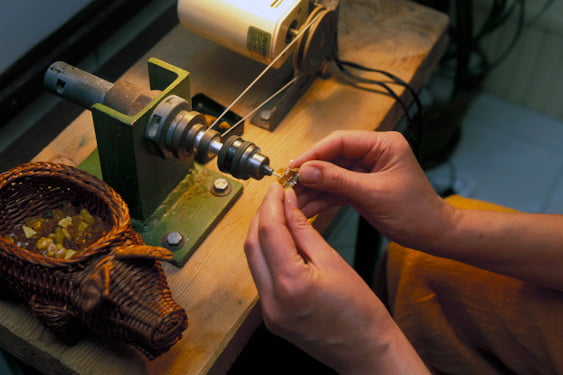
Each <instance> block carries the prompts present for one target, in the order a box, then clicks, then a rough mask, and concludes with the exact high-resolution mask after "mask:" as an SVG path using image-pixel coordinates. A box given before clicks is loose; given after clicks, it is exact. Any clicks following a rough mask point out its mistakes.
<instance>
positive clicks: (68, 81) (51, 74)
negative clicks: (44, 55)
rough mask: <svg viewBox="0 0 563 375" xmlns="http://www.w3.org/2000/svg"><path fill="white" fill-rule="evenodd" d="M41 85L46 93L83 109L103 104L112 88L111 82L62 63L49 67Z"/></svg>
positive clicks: (58, 62)
mask: <svg viewBox="0 0 563 375" xmlns="http://www.w3.org/2000/svg"><path fill="white" fill-rule="evenodd" d="M43 84H44V85H45V88H46V89H47V91H49V92H51V93H53V94H55V95H58V96H60V97H62V98H65V99H67V100H69V101H71V102H73V103H76V104H78V105H80V106H82V107H84V108H90V107H91V106H92V105H93V104H95V103H103V101H104V97H105V95H106V93H107V92H108V91H109V90H110V89H111V88H112V86H113V83H111V82H108V81H106V80H104V79H102V78H99V77H97V76H95V75H93V74H90V73H88V72H85V71H83V70H81V69H78V68H76V67H74V66H72V65H69V64H67V63H65V62H62V61H57V62H55V63H53V64H51V66H49V68H48V69H47V71H46V72H45V76H44V78H43Z"/></svg>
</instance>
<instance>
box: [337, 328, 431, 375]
mask: <svg viewBox="0 0 563 375" xmlns="http://www.w3.org/2000/svg"><path fill="white" fill-rule="evenodd" d="M378 341H379V343H378V348H377V350H373V353H371V354H370V353H369V351H368V352H367V354H364V355H363V360H361V361H358V362H356V363H354V364H353V365H352V366H350V367H349V368H347V369H343V370H340V371H339V373H340V374H342V375H369V374H387V375H402V374H405V375H430V371H429V370H428V368H427V367H426V365H425V364H424V362H423V361H422V359H421V358H420V356H419V355H418V353H417V352H416V351H415V350H414V348H413V346H412V345H411V343H410V342H409V341H408V339H407V338H406V336H405V335H404V334H403V333H402V332H401V330H400V329H399V327H397V326H394V332H392V333H390V334H389V335H388V339H387V340H385V339H384V338H382V337H379V338H378ZM381 341H387V344H386V345H385V349H384V350H381ZM365 349H366V348H357V350H358V351H359V352H361V351H362V350H364V351H365Z"/></svg>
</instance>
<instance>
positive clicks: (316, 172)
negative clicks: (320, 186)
mask: <svg viewBox="0 0 563 375" xmlns="http://www.w3.org/2000/svg"><path fill="white" fill-rule="evenodd" d="M321 178H322V173H321V170H320V169H319V168H316V167H313V166H310V165H304V166H302V167H301V168H300V169H299V181H301V182H304V183H316V182H319V181H320V180H321Z"/></svg>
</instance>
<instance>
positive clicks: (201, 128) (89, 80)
mask: <svg viewBox="0 0 563 375" xmlns="http://www.w3.org/2000/svg"><path fill="white" fill-rule="evenodd" d="M44 84H45V87H46V89H47V90H48V91H50V92H51V93H53V94H55V95H58V96H60V97H63V98H65V99H67V100H69V101H72V102H74V103H76V104H79V105H81V106H82V107H84V108H90V107H91V106H92V105H94V104H96V103H103V104H105V105H107V106H108V107H110V108H113V109H115V110H117V111H119V112H122V113H125V114H128V115H132V114H134V113H136V112H137V111H139V110H141V109H143V108H144V107H145V106H146V105H148V104H149V103H151V102H152V100H153V99H154V98H156V97H157V96H158V94H159V93H160V92H158V91H148V90H142V89H141V88H139V87H137V86H135V85H134V84H131V83H129V82H126V81H118V82H116V83H115V84H112V83H111V82H108V81H105V80H103V79H101V78H99V77H97V76H95V75H92V74H90V73H87V72H84V71H82V70H80V69H78V68H76V67H73V66H71V65H68V64H66V63H63V62H56V63H54V64H52V65H51V66H50V67H49V69H48V70H47V72H46V73H45V78H44ZM145 140H146V141H147V145H148V147H149V149H150V150H151V151H152V152H153V153H156V154H157V155H159V156H161V157H162V158H165V159H168V158H173V157H174V158H177V159H181V160H182V159H187V158H189V157H191V156H194V158H195V159H196V160H197V161H198V162H202V163H204V162H207V161H209V160H211V159H212V158H213V157H215V156H217V164H218V167H219V169H220V170H221V171H223V172H225V173H229V174H231V175H232V176H233V177H236V178H239V179H244V180H246V179H248V178H254V179H257V180H259V179H261V178H263V177H264V176H270V175H272V174H273V173H274V171H273V169H272V168H271V167H270V165H269V163H270V160H269V158H268V157H267V156H266V155H264V154H262V153H261V152H260V148H259V147H257V146H256V145H255V144H254V143H252V142H248V141H245V140H244V139H242V138H240V137H238V136H230V137H227V138H226V139H225V140H223V139H222V136H221V133H219V132H217V131H216V130H213V129H209V128H208V127H207V124H206V120H205V117H204V116H203V115H202V114H201V113H199V112H197V111H192V110H191V105H190V103H189V102H188V101H187V100H185V99H183V98H181V97H179V96H176V95H170V96H168V97H166V98H164V99H163V100H162V101H160V103H158V104H157V105H156V106H155V108H154V110H153V111H152V114H151V116H150V119H149V121H148V124H147V126H146V129H145Z"/></svg>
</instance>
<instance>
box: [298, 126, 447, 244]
mask: <svg viewBox="0 0 563 375" xmlns="http://www.w3.org/2000/svg"><path fill="white" fill-rule="evenodd" d="M296 167H299V168H300V170H299V181H300V183H299V185H298V186H297V189H296V191H297V193H298V198H299V205H300V207H301V209H302V210H303V212H304V213H305V214H306V215H307V216H309V217H310V216H313V215H315V214H317V213H319V212H322V211H324V210H326V209H328V208H330V207H333V206H337V205H343V204H349V205H350V206H352V207H354V208H355V209H356V210H357V211H358V212H359V213H360V214H361V215H362V216H363V217H364V218H365V219H366V220H368V221H369V222H370V224H371V225H373V226H374V227H375V228H376V229H377V230H378V231H380V232H381V233H382V234H383V235H385V236H386V237H387V238H389V239H390V240H393V241H396V242H398V243H400V244H402V245H404V246H408V247H415V248H420V247H426V248H428V247H431V246H432V243H433V239H434V237H435V236H437V235H439V233H440V232H441V231H443V230H447V228H449V227H451V226H452V225H453V220H454V217H455V209H454V208H453V207H452V206H450V205H449V204H447V203H446V202H445V201H444V200H443V199H441V198H440V196H439V195H437V194H436V192H435V191H434V189H433V187H432V186H431V185H430V183H429V181H428V179H427V178H426V176H425V175H424V172H423V171H422V169H421V168H420V166H419V164H418V162H417V161H416V159H415V157H414V155H413V153H412V151H411V149H410V147H409V144H408V143H407V141H406V139H405V138H404V137H403V136H402V135H401V134H400V133H398V132H370V131H337V132H335V133H333V134H331V135H330V136H328V137H327V138H325V139H323V140H321V141H320V142H319V143H317V144H316V145H314V146H313V147H312V148H311V149H310V150H308V151H307V152H305V153H304V154H302V155H300V156H299V157H298V158H296V159H295V160H293V161H292V162H291V163H290V164H289V168H296Z"/></svg>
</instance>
